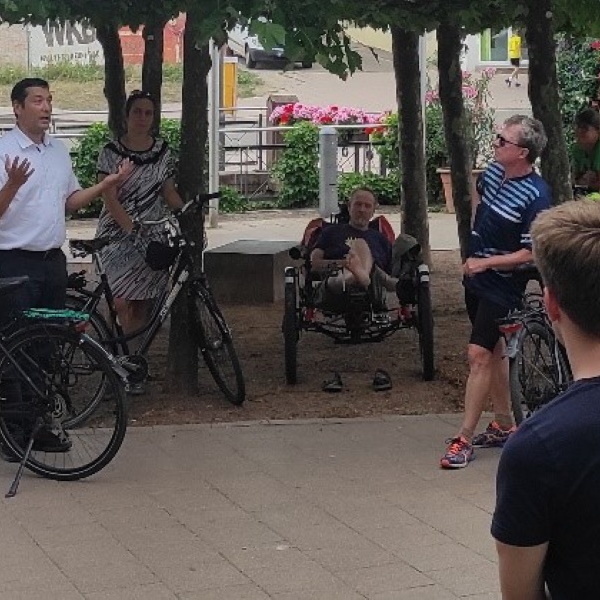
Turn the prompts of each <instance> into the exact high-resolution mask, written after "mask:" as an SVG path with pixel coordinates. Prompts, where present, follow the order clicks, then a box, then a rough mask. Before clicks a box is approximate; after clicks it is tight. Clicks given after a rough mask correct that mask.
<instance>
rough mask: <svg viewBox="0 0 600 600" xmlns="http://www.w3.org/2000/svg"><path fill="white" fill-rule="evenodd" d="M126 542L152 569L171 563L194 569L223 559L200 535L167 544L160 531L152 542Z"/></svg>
mask: <svg viewBox="0 0 600 600" xmlns="http://www.w3.org/2000/svg"><path fill="white" fill-rule="evenodd" d="M125 543H126V545H127V547H128V549H129V550H130V551H131V554H132V555H133V556H134V557H135V559H136V560H137V561H139V562H140V563H142V564H144V565H146V566H147V567H148V568H150V570H154V568H155V567H160V568H163V567H167V566H169V565H171V566H173V567H179V566H183V565H186V566H188V567H189V568H190V569H191V570H193V569H194V568H196V567H197V566H198V565H211V564H213V563H220V562H222V560H223V556H222V554H221V553H220V552H218V551H217V550H216V549H215V548H214V547H213V545H212V544H209V543H208V542H206V541H204V540H202V539H200V538H198V537H197V538H196V539H194V540H193V541H181V542H173V541H171V542H169V543H168V544H167V543H165V542H164V541H163V540H162V538H161V534H160V532H157V534H156V535H155V537H154V540H153V541H151V542H150V541H147V542H146V543H145V544H142V545H140V544H138V543H136V542H133V543H132V542H131V541H130V540H127V542H125Z"/></svg>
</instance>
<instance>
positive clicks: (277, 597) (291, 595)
mask: <svg viewBox="0 0 600 600" xmlns="http://www.w3.org/2000/svg"><path fill="white" fill-rule="evenodd" d="M270 597H271V598H273V600H317V599H319V600H320V599H325V598H326V599H327V600H364V599H365V598H366V596H364V595H363V594H359V593H358V592H355V591H353V590H351V589H350V588H349V587H346V586H345V585H343V584H342V583H341V582H339V583H338V582H336V584H335V586H332V587H329V588H321V589H318V590H317V589H314V588H307V589H302V590H295V591H293V592H281V593H278V594H272V595H271V596H270Z"/></svg>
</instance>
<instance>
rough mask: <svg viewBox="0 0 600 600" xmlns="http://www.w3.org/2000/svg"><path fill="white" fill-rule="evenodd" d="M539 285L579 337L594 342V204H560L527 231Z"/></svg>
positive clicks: (598, 254) (599, 229)
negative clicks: (547, 293)
mask: <svg viewBox="0 0 600 600" xmlns="http://www.w3.org/2000/svg"><path fill="white" fill-rule="evenodd" d="M531 237H532V241H533V255H534V259H535V262H536V265H537V267H538V269H539V271H540V274H541V276H542V280H543V281H544V284H545V285H546V286H547V287H548V289H550V290H552V293H553V294H554V296H555V297H556V300H557V302H558V304H559V306H560V307H561V309H562V310H564V312H565V313H566V314H567V315H568V317H569V318H570V319H571V320H572V321H573V323H575V324H576V325H577V327H578V328H579V329H581V331H582V332H584V333H587V334H588V335H591V336H594V337H597V338H600V276H599V273H600V203H598V202H594V201H592V200H577V201H571V202H565V203H564V204H561V205H559V206H556V207H554V208H551V209H548V210H546V211H544V212H542V213H541V214H540V215H538V217H537V218H536V220H535V221H534V223H533V226H532V228H531Z"/></svg>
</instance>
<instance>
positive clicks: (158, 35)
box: [142, 19, 167, 133]
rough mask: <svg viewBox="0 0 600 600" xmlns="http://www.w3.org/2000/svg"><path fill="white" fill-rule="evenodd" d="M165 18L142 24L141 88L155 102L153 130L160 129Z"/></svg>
mask: <svg viewBox="0 0 600 600" xmlns="http://www.w3.org/2000/svg"><path fill="white" fill-rule="evenodd" d="M166 22H167V21H166V19H159V20H158V21H150V22H148V23H146V25H144V28H143V30H142V37H143V38H144V60H143V63H142V89H143V90H144V91H145V92H150V94H152V97H153V98H154V100H155V102H156V110H155V112H154V132H155V133H158V130H159V129H160V115H161V105H162V99H161V92H162V81H163V50H164V28H165V25H166Z"/></svg>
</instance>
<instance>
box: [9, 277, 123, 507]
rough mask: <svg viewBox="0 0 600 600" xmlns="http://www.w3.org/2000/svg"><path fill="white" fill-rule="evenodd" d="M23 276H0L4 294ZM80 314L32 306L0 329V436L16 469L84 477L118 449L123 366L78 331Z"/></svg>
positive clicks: (83, 319)
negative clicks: (16, 465) (16, 464)
mask: <svg viewBox="0 0 600 600" xmlns="http://www.w3.org/2000/svg"><path fill="white" fill-rule="evenodd" d="M26 281H27V277H18V278H8V279H0V294H1V295H3V296H4V295H9V294H10V293H12V292H13V290H15V289H16V288H17V287H19V286H21V285H24V283H25V282H26ZM86 317H87V315H85V314H83V313H79V312H74V311H70V310H59V311H55V310H44V309H31V310H28V311H24V312H23V313H21V314H18V315H17V316H16V318H15V320H12V321H10V322H9V323H8V324H7V325H6V326H5V327H4V328H3V329H2V331H1V332H0V442H1V443H2V448H3V452H4V454H5V455H6V456H7V458H9V459H11V460H13V461H14V462H17V461H18V462H20V466H19V469H18V472H17V474H16V476H15V479H14V481H13V483H12V485H11V488H10V490H9V492H8V494H7V497H10V496H14V495H15V494H16V492H17V487H18V484H19V481H20V478H21V475H22V472H23V469H24V468H25V467H27V468H28V469H30V470H32V471H33V472H35V473H37V474H39V475H42V476H44V477H48V478H50V479H57V480H75V479H82V478H84V477H89V476H90V475H93V474H94V473H97V472H98V471H100V470H101V469H102V468H104V467H105V466H106V465H107V464H108V463H109V462H110V461H111V460H112V459H113V458H114V456H115V455H116V453H117V451H118V450H119V448H120V446H121V444H122V442H123V438H124V437H125V431H126V429H127V410H126V401H125V393H124V388H123V384H124V381H125V380H126V378H127V375H128V373H127V371H126V370H125V369H124V368H123V367H122V366H120V365H119V364H118V363H117V362H116V361H115V360H114V358H113V357H112V356H111V355H110V354H109V353H107V352H106V351H105V350H104V349H103V348H102V346H100V345H99V344H98V343H97V342H96V341H94V340H93V339H91V338H90V337H89V336H87V335H86V334H85V328H86V325H87V322H86Z"/></svg>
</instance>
